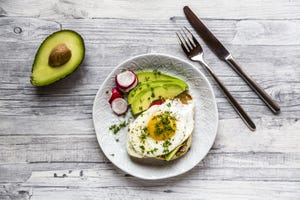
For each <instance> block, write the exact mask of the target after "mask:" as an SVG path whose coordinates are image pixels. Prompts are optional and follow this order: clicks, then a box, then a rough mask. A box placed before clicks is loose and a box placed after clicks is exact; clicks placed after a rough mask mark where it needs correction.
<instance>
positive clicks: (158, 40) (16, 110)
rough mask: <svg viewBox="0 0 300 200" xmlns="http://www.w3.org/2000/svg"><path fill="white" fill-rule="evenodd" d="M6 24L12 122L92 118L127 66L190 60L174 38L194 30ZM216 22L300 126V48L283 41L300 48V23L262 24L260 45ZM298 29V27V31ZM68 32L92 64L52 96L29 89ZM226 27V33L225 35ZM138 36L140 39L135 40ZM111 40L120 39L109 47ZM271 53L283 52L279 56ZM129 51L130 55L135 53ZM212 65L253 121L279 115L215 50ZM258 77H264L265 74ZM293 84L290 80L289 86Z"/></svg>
mask: <svg viewBox="0 0 300 200" xmlns="http://www.w3.org/2000/svg"><path fill="white" fill-rule="evenodd" d="M0 20H1V22H2V24H3V26H4V27H5V28H4V29H1V30H0V33H1V34H0V35H2V36H0V40H1V41H3V42H4V41H5V43H4V44H3V45H2V46H1V47H0V53H1V55H2V57H1V58H0V61H1V63H3V65H5V66H7V67H6V68H1V69H0V70H1V73H0V76H1V80H2V84H1V86H0V87H1V94H3V96H1V100H0V104H1V107H0V113H1V114H2V115H5V116H7V115H16V116H30V117H32V116H44V115H63V114H65V115H68V116H73V115H74V116H78V118H89V117H90V114H91V109H90V108H91V106H92V102H93V98H94V95H95V93H96V91H97V89H98V88H99V86H100V84H101V83H102V81H103V80H104V79H105V77H106V74H108V73H109V72H110V71H111V70H112V68H113V67H115V66H116V65H118V64H119V63H120V62H122V61H123V60H125V59H127V58H128V57H131V56H133V55H137V54H140V53H149V52H161V53H168V54H172V55H175V56H179V57H181V58H183V59H186V58H185V57H184V56H183V54H182V52H181V49H180V48H178V46H177V44H176V41H175V37H172V36H173V35H174V31H175V30H177V28H178V25H176V24H180V26H181V25H183V24H185V23H186V22H184V21H183V20H177V21H176V24H174V23H173V22H170V21H168V20H165V21H158V20H153V21H145V20H129V21H128V20H117V19H108V20H104V19H93V20H62V22H60V23H58V22H51V21H45V20H37V19H26V20H25V19H20V18H1V19H0ZM209 21H211V22H212V23H213V24H214V25H213V26H214V27H216V29H215V30H216V31H217V34H219V35H220V36H222V35H224V38H223V39H224V40H225V39H226V38H227V39H228V38H229V39H228V41H231V42H232V41H238V42H237V43H238V44H231V45H228V47H229V49H232V51H233V53H234V55H235V57H237V59H238V60H239V61H240V63H241V64H242V65H244V66H245V67H246V70H247V71H248V72H249V73H250V74H251V75H253V77H254V78H255V79H256V80H257V81H258V82H259V83H261V84H262V86H263V87H264V88H266V89H267V92H268V93H270V94H271V95H272V96H273V98H274V99H276V100H277V101H278V102H279V104H280V105H281V106H282V109H283V110H284V111H285V112H287V113H288V114H286V115H285V114H283V116H282V118H285V117H286V116H289V117H291V118H292V117H294V118H296V119H297V118H298V117H297V116H299V109H298V107H299V106H298V105H299V99H300V97H299V94H300V92H299V90H300V89H299V84H297V83H298V82H297V81H298V80H299V77H300V70H299V68H298V66H297V63H299V62H300V56H299V52H300V47H299V45H296V46H294V45H289V46H285V45H283V44H284V43H283V42H282V41H284V42H287V43H290V44H292V42H294V41H296V44H297V43H298V42H297V41H299V38H300V37H299V33H300V31H297V30H298V29H299V30H300V22H299V20H294V21H289V22H287V23H286V24H289V25H286V26H288V27H289V28H287V29H284V30H287V31H275V30H277V27H278V26H281V25H282V23H283V22H282V21H280V20H275V21H268V20H262V21H260V23H261V24H262V27H265V28H264V31H263V32H264V34H260V35H259V36H257V37H252V33H254V32H255V30H256V28H253V30H252V31H251V32H247V31H246V36H243V35H244V34H236V33H235V30H237V29H236V25H237V23H241V22H240V21H235V20H216V21H215V20H209ZM244 21H245V20H244ZM251 22H256V21H254V20H252V21H251V20H250V21H249V20H246V23H250V24H251ZM295 23H296V26H294V25H295ZM18 25H20V27H21V28H22V30H23V32H21V34H15V33H12V32H13V27H16V26H18ZM61 25H62V26H63V27H64V28H74V27H76V29H77V31H79V32H80V33H82V34H83V35H84V37H85V39H86V47H87V55H86V59H85V62H84V64H83V66H81V67H80V68H79V69H78V70H77V71H76V72H75V73H74V74H72V75H71V76H70V77H68V79H65V80H63V81H61V82H58V83H57V84H54V85H52V86H49V87H46V88H44V89H36V88H35V87H33V86H31V85H30V83H29V77H30V71H31V67H30V66H31V64H32V62H33V56H32V55H34V54H35V51H36V49H37V48H38V45H39V43H40V42H41V41H42V40H43V38H45V37H46V36H47V35H48V34H49V33H50V32H51V31H55V30H56V29H59V27H60V26H61ZM174 25H175V26H174ZM227 25H228V27H229V28H228V27H227ZM128 27H132V28H128ZM155 27H157V28H155ZM219 27H223V28H220V29H219ZM242 27H243V28H242V30H248V29H247V28H246V25H244V26H242ZM292 27H293V28H294V27H296V28H294V29H295V30H296V31H294V32H291V31H290V29H292ZM297 27H298V28H297ZM149 30H151V32H149ZM269 30H271V32H272V34H275V35H274V37H268V36H267V35H268V34H267V33H268V32H270V31H269ZM290 32H291V33H290ZM32 33H34V34H32ZM222 33H224V34H222ZM133 35H134V37H132V36H133ZM275 36H276V37H278V40H275V39H274V38H275ZM287 36H289V37H287ZM251 37H252V38H260V39H253V40H251V39H249V38H251ZM7 38H9V39H7ZM109 38H112V39H110V40H109ZM132 38H135V39H134V40H133V39H132ZM145 38H146V40H148V41H149V42H148V44H145ZM249 41H250V42H249ZM20 44H22V45H20ZM241 44H243V45H241ZM271 45H277V46H276V48H274V46H271ZM128 48H129V50H130V51H128ZM205 48H206V47H205ZM11 51H14V52H15V54H17V55H18V59H15V54H12V53H9V52H11ZM99 55H100V56H99ZM205 57H206V59H207V61H208V63H209V64H211V65H212V66H213V68H214V69H215V71H216V73H217V74H219V75H220V77H221V79H222V80H223V81H224V82H225V83H226V85H228V87H229V89H230V90H231V91H232V92H233V94H234V95H235V96H236V97H237V98H238V100H239V101H241V103H242V104H243V105H245V108H246V110H249V112H250V114H251V115H252V116H254V117H258V116H259V117H260V116H261V113H265V115H269V116H272V115H273V114H272V113H271V112H269V111H268V109H267V108H266V107H265V106H264V104H263V103H262V102H261V100H259V99H258V97H257V96H256V95H255V94H254V93H253V92H251V90H250V89H249V87H248V86H246V84H245V83H244V82H243V81H242V80H241V78H239V77H238V76H237V75H236V74H235V73H234V72H233V71H232V70H231V69H230V68H229V67H228V66H227V65H226V64H225V63H221V62H220V61H219V60H218V59H216V57H215V56H214V55H213V54H212V53H211V52H209V50H207V53H206V54H205ZM254 58H255V59H254ZM258 71H259V73H257V72H258ZM204 73H205V72H204ZM285 77H289V79H286V78H285ZM212 83H213V86H214V89H215V92H216V96H217V102H218V104H219V108H220V112H221V113H222V115H221V119H223V117H224V118H225V119H226V118H237V116H236V115H235V113H234V111H233V110H232V108H231V106H230V105H229V104H228V103H227V102H226V99H225V98H224V96H223V95H222V94H221V92H220V91H219V90H218V89H217V88H216V85H215V84H214V82H212ZM16 89H18V91H19V92H18V93H16ZM290 97H292V98H290ZM49 107H52V109H49ZM283 113H284V112H283ZM3 120H5V119H3ZM6 121H7V120H6ZM3 123H4V122H3ZM17 123H19V124H20V123H22V122H17Z"/></svg>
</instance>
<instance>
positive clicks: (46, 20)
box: [0, 0, 300, 200]
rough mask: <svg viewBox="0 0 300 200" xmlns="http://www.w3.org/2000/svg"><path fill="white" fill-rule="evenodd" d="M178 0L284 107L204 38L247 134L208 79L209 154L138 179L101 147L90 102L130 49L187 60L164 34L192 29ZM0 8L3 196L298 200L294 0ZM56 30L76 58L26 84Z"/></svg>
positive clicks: (299, 74) (299, 41)
mask: <svg viewBox="0 0 300 200" xmlns="http://www.w3.org/2000/svg"><path fill="white" fill-rule="evenodd" d="M183 5H190V6H191V8H192V9H193V10H195V12H196V13H197V14H198V15H199V16H200V17H201V18H202V19H203V21H204V22H205V24H206V25H207V26H208V27H209V28H210V29H211V30H212V32H213V33H215V35H216V36H217V37H218V38H219V39H220V40H221V41H222V42H223V43H224V44H225V46H226V47H227V48H228V49H229V50H230V51H231V52H232V54H233V56H235V57H236V58H237V60H238V61H239V62H240V63H241V64H242V65H243V66H244V68H245V69H246V71H247V72H248V73H249V74H251V75H252V76H253V77H254V78H255V79H256V80H257V81H258V82H259V83H260V84H261V85H262V87H264V88H266V90H267V92H268V93H270V94H271V96H272V97H273V98H274V99H275V100H276V101H277V102H278V103H279V104H280V106H281V108H282V112H281V114H280V115H278V116H274V115H273V114H272V113H271V112H270V111H269V110H268V108H266V106H265V105H264V104H263V103H262V102H261V100H260V99H259V98H258V97H257V96H256V95H255V94H254V93H253V92H252V91H251V90H250V89H249V87H248V86H247V85H246V84H245V83H244V82H243V81H242V79H241V78H240V77H239V76H238V75H237V74H235V73H234V72H233V71H232V70H231V69H230V68H229V67H228V66H227V65H226V64H225V63H223V62H221V61H220V60H218V59H217V58H216V56H215V55H213V54H212V52H211V51H210V50H209V49H208V48H207V47H206V45H203V47H204V51H205V58H206V60H207V62H208V63H209V64H210V65H211V66H212V68H213V69H214V70H215V71H216V73H217V74H218V75H219V76H220V78H221V79H222V80H223V81H224V82H225V84H226V85H227V86H228V88H229V90H230V91H232V93H233V95H234V96H236V98H237V99H238V100H239V101H240V102H241V104H242V105H243V106H244V107H245V109H246V110H247V111H248V112H249V114H250V116H251V117H252V118H253V119H254V121H255V123H256V124H257V131H256V132H254V133H252V132H250V131H249V130H248V129H247V128H246V127H245V125H244V124H243V122H242V121H241V120H240V119H239V117H238V116H237V115H236V114H235V112H234V111H233V109H232V108H231V106H230V105H229V104H228V102H227V101H226V99H225V98H224V96H223V95H222V93H221V92H220V91H219V90H218V89H217V87H216V85H215V84H214V83H213V81H212V80H211V79H210V77H208V78H209V79H210V81H211V82H212V85H213V88H214V91H215V94H216V98H217V103H218V108H219V114H220V123H219V130H218V135H217V139H216V141H215V144H214V146H213V148H212V149H211V151H210V153H209V154H208V156H207V157H206V158H205V159H204V160H203V161H202V162H200V163H199V164H198V165H197V166H196V167H195V168H194V169H192V170H191V171H189V172H188V173H186V174H184V175H181V176H178V177H174V178H171V179H166V180H160V181H143V180H139V179H136V178H134V177H131V176H128V175H127V174H126V173H124V172H122V171H120V170H119V169H117V168H116V167H114V166H113V165H112V164H111V163H110V162H109V160H108V159H107V158H106V157H105V156H104V155H103V154H102V152H101V150H100V148H99V146H98V143H97V140H96V137H95V133H94V129H93V124H92V113H91V110H92V105H93V100H94V96H95V94H96V92H97V90H98V88H99V87H100V85H101V83H102V82H103V80H104V79H105V78H106V75H107V74H108V73H110V72H111V71H112V69H113V68H114V67H115V66H116V65H118V64H119V63H120V62H122V61H123V60H125V59H127V58H129V57H131V56H135V55H138V54H142V53H155V52H156V53H166V54H171V55H174V56H178V57H180V58H182V59H186V58H185V56H184V55H183V53H182V51H181V49H180V48H179V47H178V45H177V41H176V38H175V35H174V32H175V31H177V30H179V29H180V27H182V26H188V27H190V26H189V24H188V22H187V21H186V19H185V17H184V14H183V12H182V6H183ZM0 16H1V17H0V44H1V45H0V55H1V56H0V199H1V200H2V199H4V200H8V199H16V200H18V199H31V200H32V199H34V200H35V199H38V200H43V199H51V200H52V199H64V200H65V199H79V200H81V199H222V200H223V199H230V200H231V199H293V200H294V199H299V198H300V193H299V191H300V190H299V188H300V184H299V183H300V147H299V143H300V135H299V129H300V122H299V116H300V109H299V108H300V107H299V105H300V82H299V80H300V68H299V63H300V53H299V52H300V18H299V16H300V1H288V0H280V1H271V0H264V1H260V0H253V1H238V0H230V1H221V0H215V1H208V0H202V1H194V0H193V1H188V2H186V1H181V0H180V1H172V0H166V1H157V0H154V1H128V0H125V1H118V0H114V1H90V0H88V1H83V0H80V1H64V0H61V1H59V0H55V1H44V2H40V1H37V0H29V1H26V3H25V2H24V1H20V0H15V1H5V0H0ZM62 28H63V29H73V30H76V31H78V32H79V33H80V34H82V36H83V37H84V40H85V44H86V57H85V61H84V63H83V64H82V66H81V67H80V68H79V69H78V70H77V71H76V72H75V73H74V74H72V75H71V76H70V77H68V78H67V79H65V80H62V81H60V82H58V83H55V84H53V85H51V86H48V87H45V88H35V87H33V86H31V85H30V83H29V77H30V71H31V65H32V62H33V58H34V57H33V56H34V54H35V52H36V50H37V48H38V46H39V45H40V43H41V42H42V41H43V39H44V38H45V37H47V36H48V35H49V34H50V33H52V32H54V31H57V30H60V29H62ZM199 40H200V39H199ZM200 41H201V40H200ZM201 43H203V42H202V41H201ZM199 67H200V66H199ZM200 69H201V67H200ZM201 70H202V69H201ZM202 71H203V70H202ZM203 72H204V71H203ZM204 73H205V74H206V72H204Z"/></svg>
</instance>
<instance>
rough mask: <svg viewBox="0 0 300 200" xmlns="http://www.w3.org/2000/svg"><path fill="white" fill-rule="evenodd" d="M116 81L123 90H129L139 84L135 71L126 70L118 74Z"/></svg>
mask: <svg viewBox="0 0 300 200" xmlns="http://www.w3.org/2000/svg"><path fill="white" fill-rule="evenodd" d="M115 82H116V85H117V87H118V88H119V89H120V90H121V91H124V92H129V91H130V90H131V89H132V88H134V87H135V86H136V85H137V84H138V78H137V76H136V74H135V73H134V72H133V71H131V70H126V71H124V72H121V73H120V74H118V75H116V77H115Z"/></svg>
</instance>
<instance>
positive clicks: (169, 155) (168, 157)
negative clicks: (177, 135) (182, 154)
mask: <svg viewBox="0 0 300 200" xmlns="http://www.w3.org/2000/svg"><path fill="white" fill-rule="evenodd" d="M183 145H184V143H182V144H181V145H179V146H177V147H176V148H175V149H173V151H171V152H170V153H169V154H167V155H166V156H165V159H166V161H170V160H172V158H173V156H175V154H176V152H177V151H178V150H179V149H180V147H182V146H183Z"/></svg>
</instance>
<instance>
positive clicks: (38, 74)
mask: <svg viewBox="0 0 300 200" xmlns="http://www.w3.org/2000/svg"><path fill="white" fill-rule="evenodd" d="M61 44H64V45H66V47H67V48H68V49H69V50H70V51H71V57H70V59H68V60H67V62H64V63H63V64H61V65H60V66H55V67H53V66H50V65H49V62H50V61H49V56H50V54H51V53H52V51H53V49H55V47H57V46H58V45H61ZM84 55H85V47H84V41H83V39H82V37H81V36H80V35H79V34H78V33H76V32H75V31H72V30H61V31H58V32H55V33H53V34H51V35H50V36H48V37H47V38H46V39H45V40H44V42H43V43H42V44H41V46H40V47H39V49H38V51H37V53H36V55H35V59H34V63H33V66H32V73H31V80H30V82H31V84H32V85H35V86H45V85H49V84H51V83H54V82H56V81H58V80H60V79H62V78H64V77H66V76H67V75H69V74H71V73H72V72H73V71H74V70H75V69H77V67H78V66H79V65H80V64H81V63H82V61H83V58H84Z"/></svg>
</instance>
